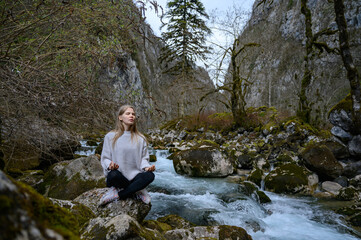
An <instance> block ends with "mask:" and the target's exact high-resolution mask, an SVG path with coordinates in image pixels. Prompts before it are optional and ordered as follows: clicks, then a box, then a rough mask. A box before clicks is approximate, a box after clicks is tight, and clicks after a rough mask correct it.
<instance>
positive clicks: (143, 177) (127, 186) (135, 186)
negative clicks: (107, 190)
mask: <svg viewBox="0 0 361 240" xmlns="http://www.w3.org/2000/svg"><path fill="white" fill-rule="evenodd" d="M153 180H154V173H153V172H141V173H138V174H137V175H136V176H135V177H134V178H133V180H131V181H129V180H128V179H127V178H126V177H124V176H123V174H122V173H121V172H119V171H118V170H112V171H110V172H109V173H108V176H107V187H116V188H123V190H121V191H119V192H118V195H119V199H126V198H128V197H131V196H132V195H133V194H134V193H135V192H137V191H139V190H142V189H143V188H145V187H146V186H148V185H149V184H150V183H151V182H153Z"/></svg>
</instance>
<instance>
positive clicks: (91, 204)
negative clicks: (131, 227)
mask: <svg viewBox="0 0 361 240" xmlns="http://www.w3.org/2000/svg"><path fill="white" fill-rule="evenodd" d="M108 190H109V188H96V189H92V190H90V191H87V192H85V193H83V194H81V195H80V196H78V197H77V198H75V199H74V202H78V203H81V204H83V205H85V206H87V207H88V208H90V209H91V210H92V211H93V212H94V214H95V215H96V216H98V217H101V218H109V217H115V216H118V215H122V214H126V215H129V216H131V217H132V218H134V219H136V220H137V221H139V222H141V221H143V219H144V218H145V217H146V216H147V214H148V213H149V211H150V209H151V204H145V203H143V202H142V201H140V200H135V199H132V198H127V199H126V200H117V201H114V202H111V203H109V204H107V205H105V206H103V207H100V206H99V201H100V198H101V197H102V196H103V194H104V193H105V192H106V191H108Z"/></svg>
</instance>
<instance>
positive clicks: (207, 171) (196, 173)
mask: <svg viewBox="0 0 361 240" xmlns="http://www.w3.org/2000/svg"><path fill="white" fill-rule="evenodd" d="M173 165H174V169H175V170H176V172H177V173H178V174H183V175H188V176H192V177H226V176H228V175H230V174H232V173H233V166H232V163H231V161H230V160H229V159H228V158H227V157H226V155H225V154H223V153H222V152H220V151H219V150H218V149H216V148H212V147H205V148H194V149H189V150H184V151H180V152H178V153H177V154H176V155H174V156H173Z"/></svg>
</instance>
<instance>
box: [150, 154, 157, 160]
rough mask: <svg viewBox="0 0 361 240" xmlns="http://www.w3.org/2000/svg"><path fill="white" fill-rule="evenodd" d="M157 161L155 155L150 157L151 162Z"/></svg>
mask: <svg viewBox="0 0 361 240" xmlns="http://www.w3.org/2000/svg"><path fill="white" fill-rule="evenodd" d="M156 161H157V156H156V155H154V154H150V155H149V162H156Z"/></svg>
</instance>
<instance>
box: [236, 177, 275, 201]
mask: <svg viewBox="0 0 361 240" xmlns="http://www.w3.org/2000/svg"><path fill="white" fill-rule="evenodd" d="M239 190H240V191H241V192H242V193H243V194H245V195H247V196H249V197H251V198H253V199H254V200H255V201H257V202H258V203H261V204H262V203H269V202H271V199H270V198H269V197H268V196H267V195H266V194H265V193H264V192H263V191H261V190H259V189H258V187H257V185H256V184H254V183H253V182H248V181H244V182H242V183H240V185H239Z"/></svg>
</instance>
